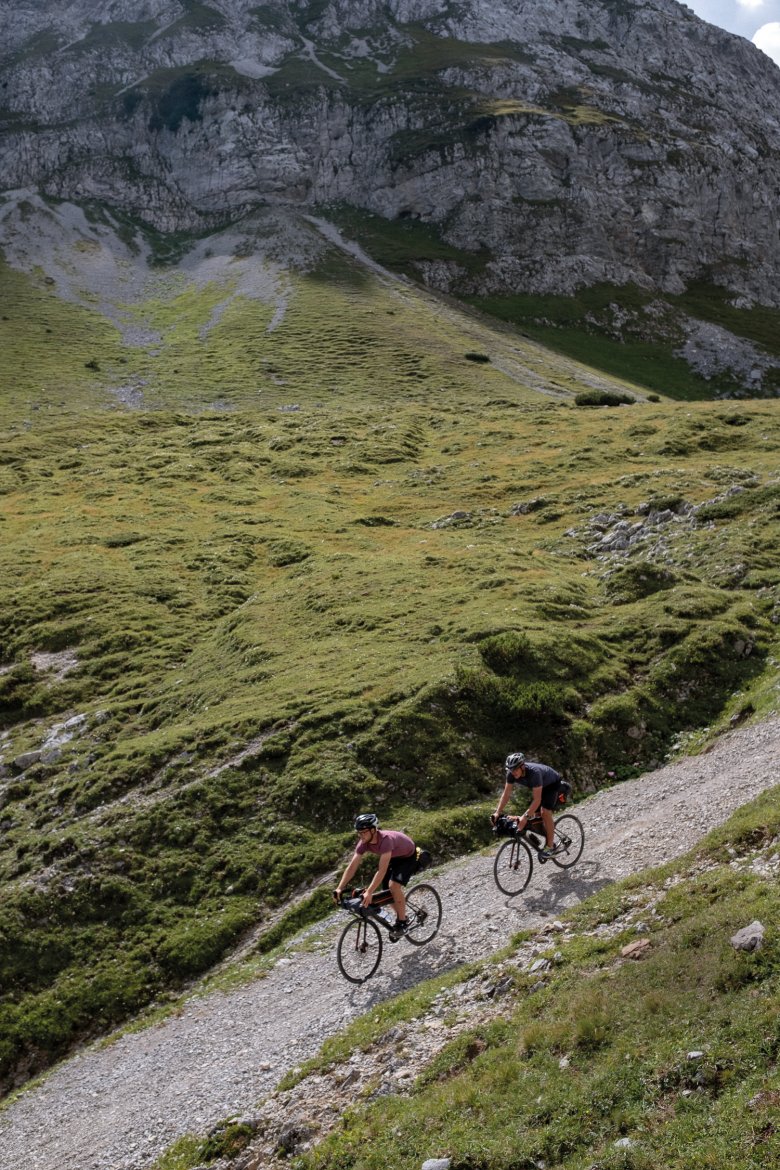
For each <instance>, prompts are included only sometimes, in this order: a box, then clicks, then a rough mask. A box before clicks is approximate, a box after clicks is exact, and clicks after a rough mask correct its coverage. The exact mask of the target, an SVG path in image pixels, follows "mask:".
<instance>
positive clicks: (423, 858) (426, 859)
mask: <svg viewBox="0 0 780 1170" xmlns="http://www.w3.org/2000/svg"><path fill="white" fill-rule="evenodd" d="M432 861H433V858H432V857H431V855H430V853H429V852H428V850H427V849H421V848H420V846H419V845H418V846H417V869H416V870H415V871H414V872H415V873H422V871H423V870H424V869H427V868H428V866H429V865H430V864H431V862H432Z"/></svg>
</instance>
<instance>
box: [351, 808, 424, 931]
mask: <svg viewBox="0 0 780 1170" xmlns="http://www.w3.org/2000/svg"><path fill="white" fill-rule="evenodd" d="M355 832H356V833H357V835H358V838H359V840H358V843H357V845H356V847H355V852H354V853H353V854H352V858H351V860H350V862H349V865H348V866H347V868H346V869H345V870H344V873H343V874H342V875H341V881H340V882H339V884H338V885H337V886H336V889H335V890H334V891H333V899H334V901H336V902H340V901H341V897H342V893H343V891H344V887H345V886H346V885H347V884H348V883H349V882H350V881H351V880H352V878H353V877H354V875H355V873H356V872H357V870H358V867H359V866H360V863H361V862H362V860H363V856H364V854H366V853H376V854H377V855H378V857H379V864H378V865H377V868H376V873H375V874H374V876H373V878H372V879H371V881H370V882H369V884H368V885H367V886H366V888H365V890H364V892H363V905H364V906H365V907H366V908H368V907H369V906H370V905H371V902H372V900H373V897H374V894H375V893H376V892H377V890H378V889H379V888H380V886H381V887H382V888H383V889H386V890H387V889H389V890H390V893H391V894H392V897H393V908H394V910H395V919H396V920H395V924H394V925H393V928H392V930H391V931H390V936H389V937H390V939H391V940H392V942H397V941H398V939H399V938H400V937H401V935H402V934H403V933H404V932H405V931H406V927H407V924H406V898H405V896H404V886H405V885H406V883H407V882H408V881H409V878H410V877H411V876H412V874H414V873H416V871H417V847H416V845H415V843H414V841H413V840H412V838H411V837H407V835H406V833H400V832H398V831H397V830H393V829H380V828H379V818H378V817H377V815H376V813H361V814H360V816H359V817H356V819H355Z"/></svg>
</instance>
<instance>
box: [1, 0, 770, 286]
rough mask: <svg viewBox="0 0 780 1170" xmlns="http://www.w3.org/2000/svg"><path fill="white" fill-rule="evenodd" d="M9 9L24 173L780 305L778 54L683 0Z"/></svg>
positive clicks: (545, 281)
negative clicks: (365, 222)
mask: <svg viewBox="0 0 780 1170" xmlns="http://www.w3.org/2000/svg"><path fill="white" fill-rule="evenodd" d="M96 9H97V10H96ZM3 19H4V24H5V30H4V36H3V37H2V45H3V48H2V50H1V52H2V60H1V63H0V68H1V69H2V89H1V90H0V94H2V97H1V98H0V101H2V108H0V119H1V122H0V125H1V127H2V137H1V138H0V172H1V173H2V175H3V184H4V187H5V189H6V191H7V192H10V191H13V190H17V191H18V190H19V189H28V188H33V189H35V190H37V191H38V192H41V193H43V194H45V195H47V196H49V197H54V198H58V199H68V200H71V201H76V202H85V201H90V200H97V201H100V202H102V203H104V204H106V205H108V206H109V207H111V208H113V209H116V210H120V211H123V212H125V213H129V214H131V215H134V216H137V217H141V218H142V219H144V220H146V221H147V222H148V223H149V224H151V225H153V226H154V227H155V228H157V229H158V230H161V231H165V232H170V231H202V230H204V229H206V228H209V227H211V226H213V225H215V224H217V223H224V222H225V221H226V220H230V219H231V218H236V217H238V216H239V215H242V214H244V213H245V212H246V211H247V210H249V209H257V208H260V207H268V206H269V205H270V206H271V207H274V206H278V207H284V208H285V209H287V210H290V209H299V210H301V211H308V212H311V210H312V209H313V208H317V209H320V210H322V209H323V208H327V205H329V204H330V205H333V204H339V205H350V206H352V207H356V208H359V209H361V210H363V211H366V212H371V213H374V214H376V215H378V216H381V217H384V218H385V219H387V220H390V221H399V220H409V219H412V220H418V221H420V222H421V223H422V224H425V225H429V227H430V228H431V229H435V231H436V232H437V233H438V234H439V235H440V237H441V238H443V240H444V241H446V243H447V244H448V245H450V246H451V247H452V248H453V249H457V250H459V251H460V252H462V253H463V256H464V262H463V263H461V262H459V260H458V257H457V255H456V256H455V257H454V258H452V259H447V258H445V259H443V260H437V261H431V262H428V263H425V264H423V265H421V266H420V275H421V276H422V277H423V278H424V279H425V280H426V281H427V282H429V283H430V284H432V285H433V286H436V287H439V288H441V289H444V290H447V291H454V292H457V293H477V294H485V293H506V292H514V291H518V290H522V291H525V292H532V293H548V292H557V293H570V292H572V291H573V290H574V289H576V288H578V287H580V286H583V285H593V284H596V283H599V282H610V283H614V284H617V285H620V284H625V283H628V282H632V283H635V284H637V285H639V286H640V287H641V288H644V289H650V290H657V291H659V292H661V293H678V292H681V291H682V290H683V289H684V288H685V287H686V285H687V284H688V283H689V282H691V281H694V280H699V279H708V280H711V281H714V282H716V283H718V284H722V285H725V286H726V287H727V288H728V289H729V290H731V291H732V293H733V294H734V296H735V298H737V303H739V304H752V303H754V302H756V301H758V302H761V303H763V304H767V305H780V286H778V283H777V280H776V274H777V271H778V264H779V262H780V238H779V236H778V213H777V191H778V188H779V187H780V71H778V69H777V67H776V66H775V65H774V64H773V62H772V61H770V59H769V58H767V57H765V56H764V55H763V54H762V53H761V52H760V51H759V50H757V49H756V48H754V46H753V45H751V44H750V43H749V42H747V41H745V40H743V39H741V38H739V37H735V36H732V35H730V34H728V33H726V32H723V31H721V30H719V29H716V28H714V27H712V26H710V25H707V24H705V23H704V22H702V21H701V20H699V19H698V18H697V17H696V16H694V14H693V13H692V12H691V11H690V10H689V9H687V8H686V7H685V6H683V5H680V4H677V3H676V2H675V0H503V2H502V0H458V2H455V0H386V2H385V0H383V2H380V0H312V2H309V3H305V2H301V0H298V2H296V0H274V2H272V3H268V4H259V5H258V4H256V3H253V2H252V0H212V2H210V3H201V2H198V0H106V2H104V3H101V4H100V5H98V6H96V5H95V4H94V3H90V2H89V0H70V2H69V3H68V2H65V3H58V4H55V3H53V0H26V2H22V3H20V4H19V5H18V6H15V7H14V8H13V10H6V13H5V14H4V18H3ZM739 298H741V300H740V299H739Z"/></svg>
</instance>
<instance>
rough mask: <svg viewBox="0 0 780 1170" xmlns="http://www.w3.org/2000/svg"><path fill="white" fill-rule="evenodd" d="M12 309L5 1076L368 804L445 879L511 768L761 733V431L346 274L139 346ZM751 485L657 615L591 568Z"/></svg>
mask: <svg viewBox="0 0 780 1170" xmlns="http://www.w3.org/2000/svg"><path fill="white" fill-rule="evenodd" d="M2 279H3V281H5V282H6V283H5V285H4V292H5V293H6V294H8V293H9V290H10V292H11V293H12V294H13V300H11V299H9V297H8V296H7V295H6V296H4V298H3V300H4V303H7V304H12V305H14V306H17V307H18V308H16V309H14V310H12V312H9V314H8V316H9V317H10V318H11V320H10V321H8V322H2V324H3V326H4V327H5V329H6V333H7V338H6V340H7V341H8V342H9V344H11V345H12V346H15V347H16V348H15V349H14V348H12V349H11V350H10V352H11V353H12V357H13V361H12V362H11V363H10V364H9V365H8V366H7V369H8V371H9V373H10V379H9V383H8V385H7V386H6V387H5V388H4V395H3V402H4V427H3V430H4V437H3V441H2V444H1V445H0V490H2V493H3V496H2V519H0V524H1V525H2V531H3V539H2V544H1V546H0V579H1V580H2V596H3V597H4V599H5V601H4V605H3V608H2V611H1V612H0V644H1V645H2V647H3V652H2V660H0V669H2V673H0V704H2V705H1V706H0V718H1V719H2V726H3V727H4V728H5V730H4V731H2V732H1V733H0V734H1V735H2V738H0V755H2V760H3V764H4V768H5V770H6V771H5V777H4V779H2V780H1V781H0V783H2V789H1V790H0V791H1V792H2V805H3V807H2V811H0V818H1V819H0V826H1V827H2V829H3V838H2V846H1V847H0V876H2V881H3V884H4V897H3V904H2V910H0V932H2V937H3V941H4V945H3V947H2V951H1V954H2V958H1V959H0V964H2V966H1V968H0V982H1V983H2V986H3V989H4V999H3V1004H2V1006H0V1019H1V1020H2V1025H3V1026H2V1028H0V1035H2V1037H3V1040H2V1042H1V1043H0V1067H2V1069H3V1070H5V1072H6V1073H7V1072H8V1070H10V1069H11V1068H13V1067H16V1066H17V1062H18V1060H19V1058H20V1056H22V1057H23V1058H24V1061H25V1062H26V1063H25V1064H24V1067H25V1068H35V1067H39V1066H41V1065H42V1064H45V1063H46V1062H47V1061H48V1060H50V1059H51V1058H52V1057H53V1056H56V1055H57V1054H58V1053H60V1052H62V1051H63V1050H64V1048H65V1047H66V1046H67V1045H68V1043H70V1041H71V1040H72V1038H73V1037H74V1035H78V1034H80V1033H84V1032H88V1031H90V1030H95V1029H96V1028H101V1027H104V1026H106V1025H108V1024H110V1023H111V1022H113V1021H116V1020H117V1019H122V1018H124V1017H125V1016H127V1015H128V1014H130V1013H132V1012H133V1011H135V1010H137V1009H138V1008H139V1007H141V1006H142V1005H144V1004H145V1003H147V1002H148V1001H149V1000H151V999H152V998H153V997H155V996H157V995H159V994H160V993H161V992H163V991H164V990H165V989H166V988H169V987H172V986H173V987H175V986H177V985H179V984H180V983H181V981H182V980H186V979H187V978H189V977H190V976H192V975H194V974H196V973H198V972H200V971H202V970H204V969H205V968H206V967H207V966H208V965H209V964H210V963H211V962H213V961H214V960H215V959H216V958H217V957H218V956H219V955H221V954H222V953H223V952H224V950H225V948H226V947H228V946H229V945H230V944H231V943H232V942H233V941H234V940H235V939H236V938H238V937H239V936H240V935H241V933H242V932H243V931H244V930H245V929H247V928H249V927H251V926H254V925H255V924H256V923H257V922H258V921H262V920H263V918H264V917H265V916H266V915H267V914H268V912H269V911H270V910H271V909H272V908H274V907H278V906H279V905H282V904H284V902H285V901H286V900H287V899H288V898H289V896H290V893H291V891H293V890H295V889H297V888H298V887H300V886H302V885H305V883H307V882H308V881H310V880H311V878H312V877H313V876H315V875H317V874H322V873H324V872H326V871H327V870H328V869H329V868H331V867H333V866H335V864H337V862H338V861H339V860H340V858H341V856H342V854H343V851H344V849H345V848H346V846H347V843H348V841H349V840H350V835H349V833H348V831H345V830H347V828H348V825H349V823H350V820H351V817H352V815H353V814H354V812H355V811H356V810H357V809H359V808H361V807H363V806H365V805H367V804H368V805H374V806H375V807H377V808H378V809H379V810H380V811H381V812H382V813H383V815H384V816H385V817H386V818H387V819H388V820H394V821H396V823H401V822H403V823H404V824H406V826H407V827H408V828H410V829H411V830H412V831H413V832H415V833H416V834H417V835H419V836H421V837H422V838H424V839H427V840H428V841H429V842H430V844H432V845H433V846H434V847H435V849H436V850H437V852H438V853H439V854H440V855H443V854H445V853H447V852H452V851H456V850H458V849H462V848H465V847H467V846H468V845H469V844H470V843H471V842H473V840H474V839H475V838H477V839H478V836H479V832H480V829H478V828H477V826H481V825H482V823H483V819H484V818H483V808H484V806H483V804H482V802H483V801H484V800H485V799H487V797H488V796H489V795H490V793H491V792H492V790H493V789H494V788H495V786H496V784H497V782H498V778H499V770H498V763H499V761H500V759H501V758H502V757H503V755H504V753H505V752H506V751H507V750H508V749H509V748H510V747H516V746H518V744H522V745H523V746H524V747H526V748H527V749H528V750H529V751H531V752H532V753H538V754H539V755H540V756H541V757H542V758H546V759H549V760H550V761H551V762H553V763H558V764H560V765H561V766H563V767H565V768H566V769H567V771H569V772H570V774H571V775H572V776H573V777H574V778H576V779H577V780H578V782H579V783H580V784H581V785H584V786H588V785H594V784H599V783H601V782H602V781H603V780H604V778H605V777H606V774H607V773H608V772H610V771H613V772H617V773H618V775H621V774H630V773H631V771H632V770H633V769H634V768H635V767H636V766H641V765H644V764H646V763H647V762H648V761H650V760H652V759H657V758H661V756H662V755H663V754H664V753H665V752H666V751H667V750H668V748H669V746H670V742H671V740H672V737H673V736H675V735H676V734H679V733H686V732H688V731H690V730H691V729H696V728H699V727H701V726H702V725H703V724H706V723H709V722H710V721H712V720H718V719H723V720H726V719H728V717H729V716H730V715H732V714H735V713H739V712H743V711H745V710H747V709H748V708H749V707H750V706H751V705H752V707H753V708H755V709H756V710H758V711H759V712H760V711H765V710H768V709H771V707H772V706H773V705H775V704H776V685H775V681H774V680H775V678H776V663H775V661H774V659H772V657H771V654H772V648H773V639H774V629H775V627H774V626H773V625H772V623H771V622H770V621H769V620H768V619H769V617H770V616H771V615H772V613H773V612H775V611H776V607H777V606H778V593H777V586H778V577H779V576H780V574H779V573H778V570H777V567H776V555H775V550H776V548H777V543H778V532H777V528H778V509H777V485H776V483H774V486H773V477H774V476H775V475H776V469H777V447H778V443H780V425H779V423H780V417H779V416H778V409H777V404H775V403H760V404H755V403H751V404H743V405H740V406H739V407H735V406H724V405H716V404H712V403H701V404H696V405H693V406H689V407H687V408H680V407H677V406H675V405H674V404H673V403H669V402H659V403H657V404H653V405H650V404H647V403H645V404H637V405H635V406H631V407H626V408H621V409H620V410H617V411H600V410H592V411H588V410H582V409H577V408H575V407H574V406H573V403H572V397H571V394H572V392H574V391H577V390H579V389H583V388H585V387H587V386H589V385H592V384H594V379H595V378H596V376H595V375H594V374H593V372H592V371H588V370H585V369H577V368H576V367H574V366H573V365H572V364H571V363H565V362H562V361H561V360H559V359H557V358H556V357H554V356H553V355H551V354H548V353H545V352H544V351H541V350H539V349H538V348H537V347H535V346H534V345H533V344H532V343H529V342H527V341H524V340H523V339H522V338H520V337H519V336H517V335H514V334H512V333H511V332H509V331H506V330H491V329H490V328H488V327H487V326H486V325H485V324H484V323H483V322H480V321H479V320H476V319H470V318H466V317H462V316H461V317H458V315H457V314H456V312H455V310H454V309H452V308H450V307H448V306H446V305H443V304H440V303H439V302H436V301H434V300H431V299H430V298H425V297H420V296H418V295H417V294H416V293H415V292H414V290H412V289H409V288H406V289H404V288H402V289H400V290H399V289H397V288H395V287H393V286H390V285H388V284H387V283H383V282H377V281H375V280H373V279H368V278H366V277H365V276H363V275H360V274H359V273H357V272H356V271H355V270H354V269H351V268H348V267H346V266H344V265H343V264H341V263H337V262H336V261H335V260H331V261H329V262H328V264H327V265H325V266H323V268H322V269H321V271H320V272H319V273H317V274H315V275H314V276H313V277H311V278H307V279H303V278H300V279H298V278H296V279H295V280H293V279H292V278H291V283H290V286H289V288H288V290H287V292H286V294H285V296H286V301H287V310H286V313H285V316H284V318H283V320H282V322H281V324H279V325H278V327H276V328H274V329H273V330H272V331H271V332H269V331H268V329H267V326H268V324H269V323H270V320H271V314H272V309H271V307H270V305H269V304H267V303H264V302H258V301H256V300H246V299H244V298H238V299H233V300H230V299H229V298H227V302H226V298H225V290H224V287H222V288H220V289H215V288H213V287H211V286H206V287H204V288H203V289H201V290H200V291H199V292H198V291H196V290H195V288H194V287H192V286H190V285H188V284H187V282H186V281H184V280H182V279H181V278H179V277H176V278H174V277H173V276H171V278H170V280H168V281H167V283H166V281H163V282H162V283H161V284H158V286H157V293H156V294H155V297H154V298H153V299H151V300H150V299H149V298H147V299H146V300H144V301H143V302H141V303H136V304H133V305H129V306H128V307H127V311H128V313H130V314H134V315H135V318H136V320H143V321H144V322H146V323H152V324H154V326H155V328H156V329H157V330H158V331H159V332H160V340H159V341H158V342H155V343H154V344H152V343H149V344H147V345H146V346H136V347H132V346H130V345H128V344H127V343H125V342H123V341H122V338H121V336H120V334H119V333H118V331H117V330H116V329H115V328H114V327H113V326H111V325H110V324H109V323H107V322H106V321H105V320H104V319H103V318H102V317H100V316H99V314H98V312H97V309H96V308H95V307H94V306H93V307H92V308H87V307H85V306H83V305H82V306H77V305H65V304H63V303H61V302H59V301H57V300H56V299H55V298H54V297H53V295H51V292H50V290H49V291H47V290H48V289H49V286H47V285H45V283H43V281H42V280H41V279H39V278H36V279H35V280H33V281H24V280H22V279H21V278H20V277H18V276H16V275H15V274H13V273H11V272H9V271H8V270H7V269H5V270H2ZM166 290H167V291H166ZM217 304H220V305H223V311H222V315H221V316H219V317H218V319H217V320H216V323H215V324H214V325H213V327H212V328H211V330H210V331H209V332H207V333H206V335H205V336H202V335H201V325H202V324H203V323H204V322H208V321H209V320H213V314H214V310H215V306H216V305H217ZM47 328H49V329H52V334H47V333H46V332H45V330H46V329H47ZM469 352H472V353H473V352H487V353H489V354H490V356H491V357H492V358H493V361H492V362H490V363H483V362H474V361H471V360H467V359H466V357H465V354H467V353H469ZM86 362H91V363H93V365H92V368H90V369H85V368H84V366H85V363H86ZM95 366H97V369H95V368H94V367H95ZM505 371H509V372H510V373H511V376H510V373H507V372H505ZM523 371H524V372H523ZM136 376H137V377H139V378H140V377H142V378H143V379H144V385H143V395H144V400H145V402H146V403H147V405H148V406H149V407H154V409H146V410H143V411H142V410H129V411H128V410H124V409H121V408H119V406H118V405H117V402H116V398H115V396H114V395H113V394H112V390H111V387H112V385H113V386H116V385H117V384H124V383H125V382H127V381H131V380H132V378H133V377H136ZM536 385H543V386H546V387H547V388H548V390H549V391H550V392H551V394H547V395H544V394H540V393H538V392H536V391H535V390H532V389H531V388H530V387H531V386H536ZM215 402H218V403H219V404H220V409H218V410H215V409H213V407H214V405H215ZM292 405H295V406H297V407H298V409H296V410H285V409H281V408H283V407H289V406H292ZM735 421H736V422H737V423H739V424H740V425H734V423H735ZM754 474H755V475H756V476H757V477H758V485H759V486H757V487H755V488H749V489H748V490H747V491H746V492H743V493H742V494H741V495H738V496H735V497H733V499H732V500H731V501H728V502H726V503H724V504H722V505H717V506H715V513H714V515H713V520H712V523H713V527H710V528H702V529H698V530H695V531H694V532H693V533H692V534H689V533H687V532H681V533H680V535H679V537H678V538H677V539H675V538H674V536H673V537H672V538H671V539H670V551H669V560H668V563H667V564H666V565H665V570H664V572H665V574H666V575H665V576H664V577H663V581H662V585H663V588H656V585H654V584H652V580H654V578H653V574H652V573H650V574H649V576H648V573H647V572H645V571H644V570H643V569H642V567H641V566H640V568H639V569H638V570H637V572H635V573H633V575H632V573H631V572H628V573H623V574H622V575H621V574H618V575H617V577H615V578H613V579H610V580H605V579H604V577H603V570H604V566H603V565H599V564H598V563H597V562H594V561H592V560H591V559H590V557H589V554H588V553H587V549H586V545H587V543H588V539H586V538H585V537H584V535H583V534H582V533H583V528H584V525H585V522H586V520H587V518H588V517H589V516H590V515H592V514H594V513H598V512H602V511H612V510H613V509H615V507H616V506H617V505H618V504H623V505H625V507H626V509H628V510H630V509H632V508H635V507H636V506H637V505H638V504H639V503H640V502H644V501H647V500H649V499H655V500H665V499H670V498H677V497H680V496H684V497H686V498H687V499H689V500H690V501H692V502H694V503H696V502H699V501H702V500H706V499H711V498H712V497H713V496H715V495H718V494H719V493H722V492H723V491H724V490H725V489H727V488H728V487H729V486H730V485H734V484H740V483H743V482H747V483H748V484H750V483H752V482H753V480H752V479H751V477H752V476H753V475H754ZM533 499H535V500H536V501H537V504H536V505H535V508H534V510H533V511H530V512H528V513H527V514H521V515H513V514H512V513H511V509H512V507H513V505H515V504H516V503H518V502H523V501H526V502H527V501H530V500H533ZM718 508H720V511H718ZM455 512H462V513H463V515H462V516H460V517H459V518H456V519H453V520H449V521H447V522H446V523H444V524H443V525H442V526H441V527H433V525H434V523H435V522H437V521H439V520H441V519H442V518H445V517H452V515H453V513H455ZM627 514H629V515H630V511H629V512H627ZM571 529H574V530H575V533H577V534H575V535H574V536H567V535H566V533H567V531H568V530H571ZM738 566H740V567H739V568H738ZM648 580H651V584H650V585H649V586H648V584H647V581H648ZM748 650H752V653H750V654H748V653H747V651H748ZM41 654H48V655H52V656H60V657H59V658H57V657H53V658H49V659H42V658H40V657H34V656H37V655H41ZM68 663H70V664H71V666H72V667H73V668H72V669H71V670H70V671H68V672H67V673H64V674H62V675H59V674H58V672H57V666H58V665H59V666H62V665H63V664H65V665H67V664H68ZM74 664H75V665H74ZM75 713H80V714H84V715H86V721H85V723H84V724H81V725H78V726H77V727H76V728H75V731H76V734H75V735H74V737H73V738H72V739H70V740H69V741H68V742H67V743H65V744H63V745H61V746H59V747H57V746H53V747H51V746H50V747H49V748H48V749H46V750H44V754H43V756H42V757H41V758H39V759H38V760H37V761H36V762H33V763H31V764H30V765H29V766H27V767H25V768H22V767H21V765H15V764H14V763H13V761H14V760H15V759H18V757H19V755H20V753H22V752H24V751H26V750H31V749H40V748H41V747H42V746H44V745H45V744H46V742H47V736H48V735H49V733H50V732H51V730H52V727H53V726H54V725H55V724H61V723H62V722H63V721H64V720H65V719H66V718H67V717H69V716H72V715H73V714H75ZM629 729H634V731H636V729H638V735H637V736H636V738H633V735H634V732H633V731H632V736H631V737H629V736H627V732H628V730H629ZM316 911H317V905H316V900H315V904H314V905H313V906H312V908H311V912H312V913H316Z"/></svg>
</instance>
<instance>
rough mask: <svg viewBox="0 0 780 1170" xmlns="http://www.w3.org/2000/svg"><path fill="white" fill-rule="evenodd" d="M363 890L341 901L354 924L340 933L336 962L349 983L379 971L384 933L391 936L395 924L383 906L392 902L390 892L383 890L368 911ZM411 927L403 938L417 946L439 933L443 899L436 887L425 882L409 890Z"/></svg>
mask: <svg viewBox="0 0 780 1170" xmlns="http://www.w3.org/2000/svg"><path fill="white" fill-rule="evenodd" d="M362 897H363V891H362V890H353V892H352V896H351V897H347V896H344V897H342V899H341V908H342V909H343V910H346V911H347V913H348V914H349V915H350V918H351V921H350V922H348V923H347V925H346V926H345V927H344V929H343V930H342V932H341V937H340V938H339V942H338V947H337V948H336V959H337V962H338V965H339V971H341V974H342V975H343V976H344V978H345V979H348V980H349V982H350V983H365V981H366V980H367V979H370V978H371V976H372V975H373V974H374V972H375V971H376V969H377V967H378V966H379V962H380V960H381V958H382V949H383V942H382V930H383V929H384V930H386V931H387V932H388V934H390V933H391V932H392V930H393V926H394V923H393V922H391V921H388V919H387V918H385V916H384V913H383V911H384V907H385V906H386V905H388V904H389V903H391V902H392V895H391V894H390V891H389V890H380V891H379V893H378V894H375V895H374V900H373V902H372V904H371V906H369V908H368V909H365V907H364V906H363V905H362ZM406 921H407V922H408V924H409V925H408V927H407V929H406V930H405V932H404V933H403V934H402V935H401V936H400V938H404V939H406V940H407V942H410V943H411V944H412V946H414V947H421V946H424V945H425V943H429V942H430V941H431V939H432V938H433V937H434V935H436V934H437V932H438V930H439V926H440V925H441V898H440V897H439V895H438V894H437V892H436V890H435V889H434V888H433V886H430V885H428V883H427V882H423V883H421V884H420V885H417V886H412V887H411V888H410V889H409V890H407V891H406Z"/></svg>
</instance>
